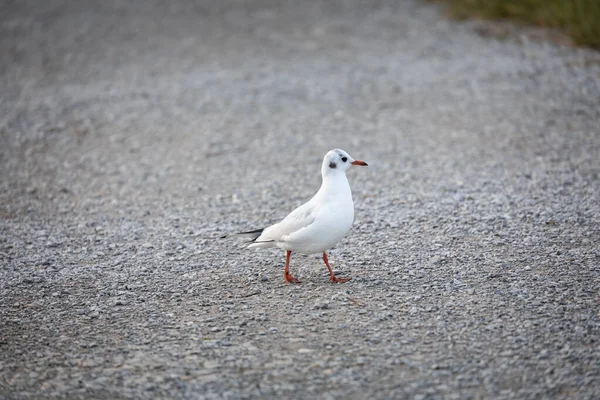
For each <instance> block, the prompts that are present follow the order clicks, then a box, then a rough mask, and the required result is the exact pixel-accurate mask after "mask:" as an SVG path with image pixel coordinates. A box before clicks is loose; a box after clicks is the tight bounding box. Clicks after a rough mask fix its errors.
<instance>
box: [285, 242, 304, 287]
mask: <svg viewBox="0 0 600 400" xmlns="http://www.w3.org/2000/svg"><path fill="white" fill-rule="evenodd" d="M291 256H292V251H291V250H288V251H286V252H285V270H284V271H283V279H284V280H285V283H300V281H299V280H298V279H296V278H294V277H293V276H292V275H290V257H291Z"/></svg>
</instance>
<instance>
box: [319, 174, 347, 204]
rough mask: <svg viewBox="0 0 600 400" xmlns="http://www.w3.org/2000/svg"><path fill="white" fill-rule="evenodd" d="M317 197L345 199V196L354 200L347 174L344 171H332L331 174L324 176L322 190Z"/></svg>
mask: <svg viewBox="0 0 600 400" xmlns="http://www.w3.org/2000/svg"><path fill="white" fill-rule="evenodd" d="M317 195H318V196H320V197H323V198H328V197H337V198H344V196H349V197H350V198H352V193H351V191H350V184H349V183H348V178H346V174H345V173H344V172H342V171H335V172H333V171H331V172H330V173H327V174H323V183H321V188H320V189H319V191H318V193H317Z"/></svg>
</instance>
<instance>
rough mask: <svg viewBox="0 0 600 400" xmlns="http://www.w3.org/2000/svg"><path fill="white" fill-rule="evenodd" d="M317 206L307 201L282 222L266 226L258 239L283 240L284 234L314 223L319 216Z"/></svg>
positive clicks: (258, 240)
mask: <svg viewBox="0 0 600 400" xmlns="http://www.w3.org/2000/svg"><path fill="white" fill-rule="evenodd" d="M317 213H318V210H317V207H316V206H315V205H314V204H311V203H310V202H309V203H305V204H303V205H301V206H300V207H298V208H296V209H295V210H294V211H292V212H291V213H289V214H288V216H287V217H285V218H284V219H283V220H282V221H281V222H279V223H277V224H275V225H271V226H270V227H268V228H266V229H265V230H264V231H263V233H262V235H260V236H259V237H258V238H257V239H256V241H257V242H260V241H269V240H273V241H276V242H278V241H281V239H282V238H283V237H284V236H287V235H289V234H291V233H294V232H297V231H299V230H300V229H302V228H305V227H307V226H309V225H310V224H312V223H313V222H314V221H315V219H316V217H317Z"/></svg>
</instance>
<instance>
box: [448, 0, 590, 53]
mask: <svg viewBox="0 0 600 400" xmlns="http://www.w3.org/2000/svg"><path fill="white" fill-rule="evenodd" d="M437 1H441V2H444V3H447V4H448V5H449V9H450V13H451V14H452V16H454V17H456V18H461V19H463V18H471V17H478V18H486V19H513V20H518V21H521V22H525V23H528V24H534V25H538V26H543V27H549V28H558V29H561V30H562V31H564V32H565V33H566V34H567V35H568V36H570V37H571V39H572V40H573V42H574V43H575V44H578V45H583V46H589V47H593V48H596V49H600V0H437Z"/></svg>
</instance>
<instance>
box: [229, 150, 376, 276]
mask: <svg viewBox="0 0 600 400" xmlns="http://www.w3.org/2000/svg"><path fill="white" fill-rule="evenodd" d="M353 165H362V166H367V165H368V164H367V163H366V162H364V161H360V160H355V159H354V158H352V157H351V156H350V155H349V154H348V153H346V152H345V151H344V150H340V149H334V150H331V151H329V152H328V153H327V154H326V155H325V157H324V158H323V164H322V165H321V175H322V178H323V182H322V184H321V188H320V189H319V191H318V192H317V194H315V195H314V196H313V198H312V199H310V200H309V201H308V202H307V203H304V204H303V205H301V206H300V207H298V208H296V209H295V210H294V211H292V212H291V213H290V214H289V215H288V216H287V217H285V218H284V219H283V220H282V221H281V222H279V223H277V224H275V225H271V226H269V227H267V228H264V229H258V230H255V231H250V232H241V233H239V234H238V235H242V236H246V237H250V238H251V239H252V240H251V244H250V245H249V246H248V248H270V247H278V248H280V249H282V250H285V252H286V256H285V270H284V273H283V279H284V280H285V282H287V283H300V281H299V280H298V279H296V278H294V277H293V276H292V275H291V274H290V257H291V255H292V251H295V252H297V253H302V254H316V253H322V254H323V261H324V262H325V265H326V266H327V269H328V270H329V275H330V278H329V280H330V281H331V282H332V283H334V282H340V283H341V282H346V281H349V280H350V279H351V278H338V277H336V276H335V275H334V273H333V270H332V269H331V266H330V265H329V260H328V259H327V250H328V249H330V248H331V247H333V246H334V245H335V244H336V243H338V242H339V241H340V240H342V238H343V237H344V236H346V234H347V233H348V231H349V230H350V228H351V227H352V222H353V221H354V202H353V201H352V192H351V191H350V184H349V183H348V179H347V178H346V171H347V170H348V168H350V167H351V166H353Z"/></svg>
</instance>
